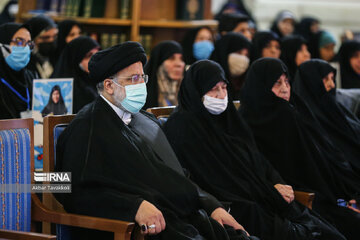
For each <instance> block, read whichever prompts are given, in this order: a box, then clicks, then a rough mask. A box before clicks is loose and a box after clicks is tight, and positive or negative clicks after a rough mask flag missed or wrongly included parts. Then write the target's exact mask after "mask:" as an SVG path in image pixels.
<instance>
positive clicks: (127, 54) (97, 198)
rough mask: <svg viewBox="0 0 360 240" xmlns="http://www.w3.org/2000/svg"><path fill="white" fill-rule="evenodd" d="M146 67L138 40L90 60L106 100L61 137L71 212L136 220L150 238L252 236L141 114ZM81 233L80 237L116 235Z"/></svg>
mask: <svg viewBox="0 0 360 240" xmlns="http://www.w3.org/2000/svg"><path fill="white" fill-rule="evenodd" d="M145 63H146V55H145V52H144V49H143V48H142V46H141V45H140V44H139V43H136V42H126V43H123V44H120V45H116V46H114V47H111V48H108V49H106V50H103V51H100V52H98V53H96V54H95V55H94V56H93V57H92V58H91V60H90V62H89V70H90V75H89V76H90V78H91V79H92V80H93V81H95V82H97V83H98V84H97V88H98V91H99V94H100V96H99V97H98V98H96V99H95V101H94V102H92V103H90V104H88V105H86V106H85V107H84V108H83V109H82V110H80V112H79V113H78V114H77V116H76V118H75V119H74V120H73V121H72V122H71V124H70V125H69V126H68V127H67V128H66V130H64V132H63V133H62V134H61V136H60V137H59V140H58V144H57V149H56V171H66V172H72V176H73V178H72V193H71V194H58V195H57V196H56V197H57V198H58V200H59V201H60V202H61V203H62V204H63V205H64V207H65V209H66V210H67V211H68V212H72V213H78V214H84V215H90V216H96V217H104V218H111V219H119V220H125V221H135V222H136V223H137V224H139V225H140V226H141V228H142V229H143V230H144V231H143V233H144V234H149V235H154V236H153V237H152V238H151V239H175V240H176V239H214V240H215V239H248V238H249V237H248V236H247V234H246V232H245V231H244V230H243V228H242V226H241V225H240V224H239V223H237V222H236V221H235V220H234V218H233V217H232V216H231V215H230V214H228V213H227V212H226V211H225V210H224V209H223V208H222V205H221V204H220V203H219V202H218V201H217V200H216V199H215V198H214V197H213V196H211V195H209V194H208V193H206V192H204V191H202V190H201V189H200V188H199V187H197V186H196V185H195V184H194V183H193V182H191V181H190V180H189V179H188V178H186V177H185V174H184V172H183V169H182V167H181V166H180V164H179V161H178V160H177V158H176V156H175V153H174V152H173V150H172V148H171V147H170V144H169V143H168V141H167V139H166V136H165V135H164V133H163V132H162V130H161V128H160V126H159V125H158V123H157V122H156V120H155V119H154V118H153V117H152V115H149V114H148V113H146V112H144V111H142V110H140V109H141V108H142V107H143V105H144V103H145V100H146V95H147V94H146V82H147V80H148V77H147V76H146V75H144V72H143V66H144V65H145ZM222 225H223V226H222ZM75 232H76V233H75V234H79V235H78V236H77V238H76V239H94V238H96V239H108V238H109V239H110V238H111V236H107V235H106V233H103V232H101V233H98V232H97V233H95V234H94V233H93V232H91V233H90V232H89V230H86V231H85V230H78V229H77V230H76V231H75ZM80 234H81V235H80ZM99 234H100V235H99Z"/></svg>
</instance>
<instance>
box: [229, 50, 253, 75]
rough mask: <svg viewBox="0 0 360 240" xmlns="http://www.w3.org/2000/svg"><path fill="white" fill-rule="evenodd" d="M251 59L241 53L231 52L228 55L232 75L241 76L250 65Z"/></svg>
mask: <svg viewBox="0 0 360 240" xmlns="http://www.w3.org/2000/svg"><path fill="white" fill-rule="evenodd" d="M249 62H250V59H249V58H248V57H247V56H245V55H241V54H239V53H230V54H229V56H228V63H229V71H230V74H231V76H234V77H238V76H241V75H242V74H243V73H244V72H246V70H247V69H248V67H249Z"/></svg>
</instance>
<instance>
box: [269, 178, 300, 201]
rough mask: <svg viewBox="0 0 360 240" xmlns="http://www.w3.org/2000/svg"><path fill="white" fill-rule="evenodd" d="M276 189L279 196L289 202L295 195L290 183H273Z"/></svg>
mask: <svg viewBox="0 0 360 240" xmlns="http://www.w3.org/2000/svg"><path fill="white" fill-rule="evenodd" d="M274 187H275V188H276V190H278V192H279V193H280V194H281V196H282V197H283V198H284V199H285V201H286V202H288V203H291V202H292V201H294V198H295V195H294V190H293V189H292V187H291V186H290V185H283V184H279V183H278V184H276V185H274Z"/></svg>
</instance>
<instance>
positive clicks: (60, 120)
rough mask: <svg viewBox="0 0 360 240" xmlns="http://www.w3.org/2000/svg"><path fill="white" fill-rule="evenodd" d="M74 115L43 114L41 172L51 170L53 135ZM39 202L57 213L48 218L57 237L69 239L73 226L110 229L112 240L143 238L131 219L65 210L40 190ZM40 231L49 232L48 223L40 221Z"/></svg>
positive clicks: (50, 195)
mask: <svg viewBox="0 0 360 240" xmlns="http://www.w3.org/2000/svg"><path fill="white" fill-rule="evenodd" d="M74 117H75V115H64V116H47V117H45V118H44V136H43V141H44V155H43V156H44V172H52V171H53V170H54V165H55V149H56V143H57V139H58V137H59V136H60V134H61V132H62V131H63V130H64V129H65V128H66V127H67V125H68V124H69V123H70V122H71V121H72V119H73V118H74ZM43 204H44V205H45V206H46V208H47V209H48V211H52V212H54V213H56V214H57V215H58V216H61V217H60V218H59V219H57V220H56V221H48V222H49V223H55V224H57V230H56V232H57V235H58V239H59V240H70V239H72V231H73V230H74V227H78V228H88V229H92V230H99V231H107V232H113V233H114V239H115V240H120V239H130V237H131V235H132V234H133V235H134V237H135V239H143V237H142V235H141V234H140V230H139V228H134V227H135V224H134V223H131V222H124V221H119V220H111V219H105V218H97V217H90V216H84V215H77V214H70V213H66V211H65V210H64V208H63V206H62V205H61V204H60V203H59V202H58V201H57V200H56V199H55V197H54V196H53V195H52V194H51V193H43ZM50 209H51V210H50ZM43 232H44V233H50V232H51V227H50V225H49V224H47V223H45V224H43ZM133 232H134V233H133ZM135 232H136V233H135Z"/></svg>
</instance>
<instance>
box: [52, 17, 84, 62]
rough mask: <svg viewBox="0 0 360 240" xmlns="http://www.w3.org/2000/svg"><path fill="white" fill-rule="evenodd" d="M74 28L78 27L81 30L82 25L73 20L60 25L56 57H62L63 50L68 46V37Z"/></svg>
mask: <svg viewBox="0 0 360 240" xmlns="http://www.w3.org/2000/svg"><path fill="white" fill-rule="evenodd" d="M73 26H78V27H79V28H80V24H79V23H78V22H77V21H75V20H71V19H67V20H64V21H62V22H60V23H59V24H58V28H59V34H58V38H57V49H56V54H55V56H56V57H59V56H60V55H61V52H62V50H63V49H64V48H65V46H66V45H67V43H66V37H67V36H68V35H69V33H70V31H71V29H72V28H73Z"/></svg>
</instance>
